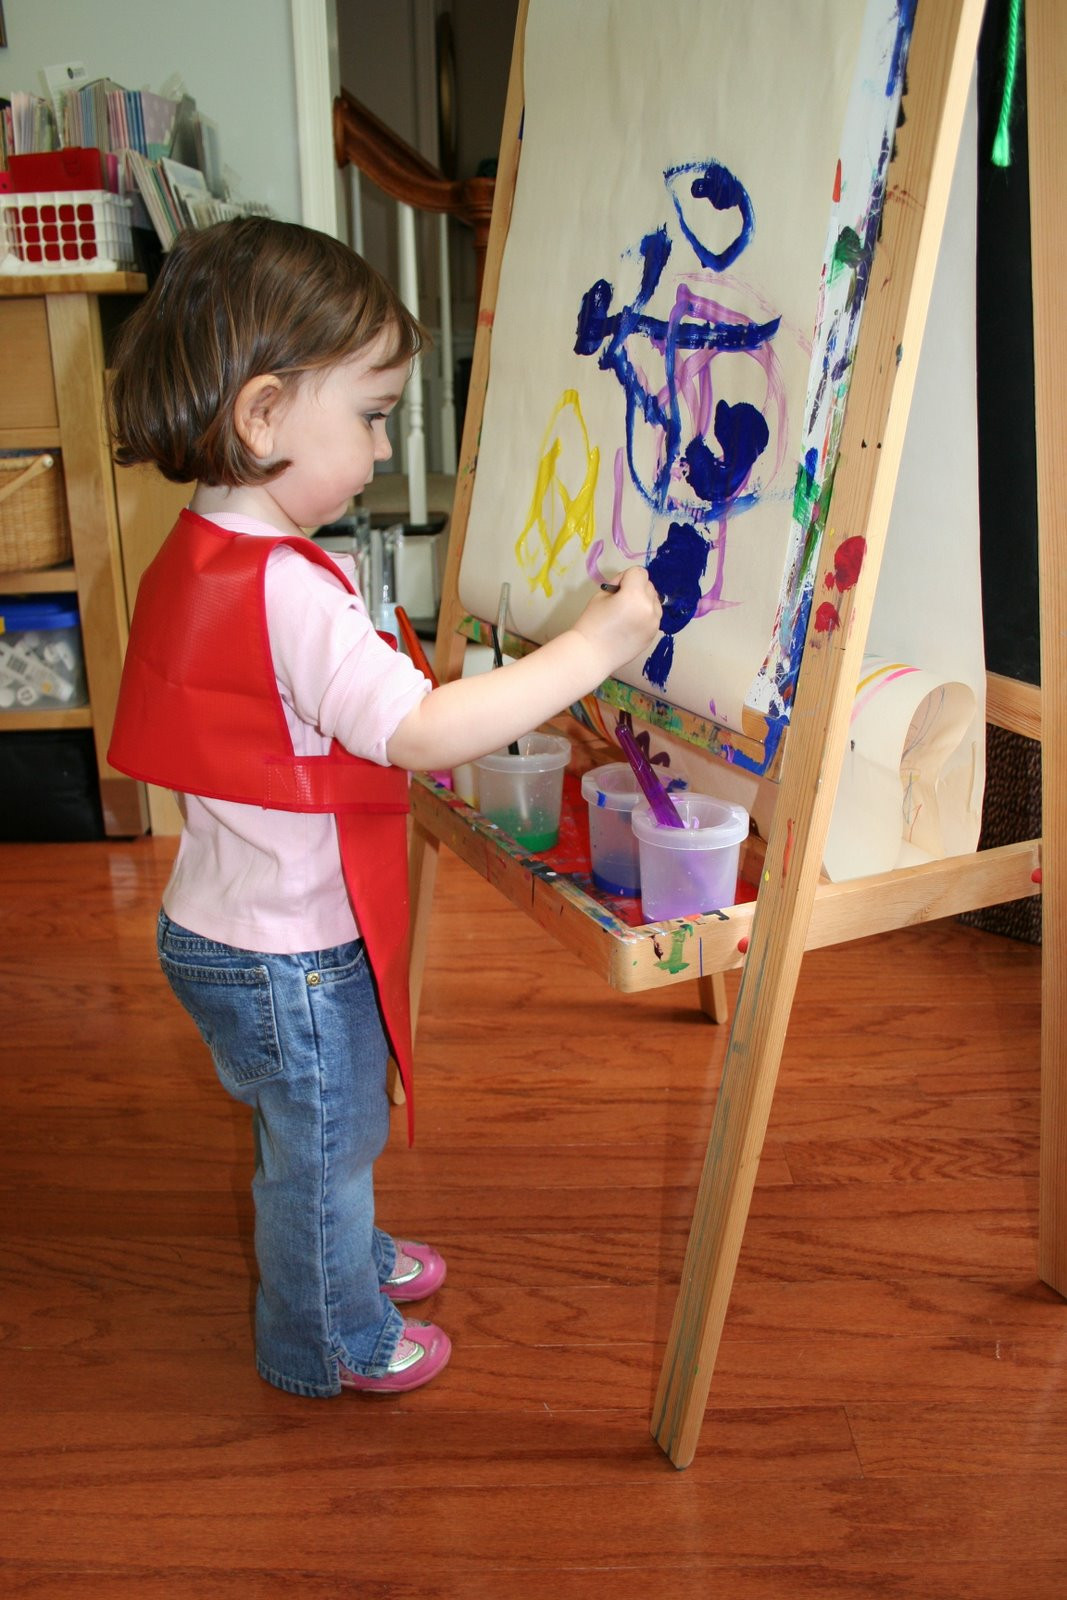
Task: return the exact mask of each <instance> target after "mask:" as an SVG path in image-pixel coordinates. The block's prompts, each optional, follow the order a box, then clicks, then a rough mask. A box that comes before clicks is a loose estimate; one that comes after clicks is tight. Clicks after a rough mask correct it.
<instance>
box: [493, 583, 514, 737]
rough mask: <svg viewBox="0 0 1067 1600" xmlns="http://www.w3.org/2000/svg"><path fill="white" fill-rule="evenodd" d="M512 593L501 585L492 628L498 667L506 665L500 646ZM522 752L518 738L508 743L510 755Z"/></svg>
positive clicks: (508, 587)
mask: <svg viewBox="0 0 1067 1600" xmlns="http://www.w3.org/2000/svg"><path fill="white" fill-rule="evenodd" d="M510 594H511V585H510V584H507V583H502V584H501V585H500V604H499V606H498V607H497V613H496V627H495V628H492V629H491V632H492V636H493V664H494V666H497V667H502V666H503V665H504V652H503V650H502V649H501V648H500V641H501V639H502V638H503V637H504V625H505V623H506V622H507V616H508V597H509V595H510ZM521 754H522V752H521V751H520V749H519V743H518V740H517V739H512V741H511V743H510V744H509V745H508V755H509V756H517V755H521Z"/></svg>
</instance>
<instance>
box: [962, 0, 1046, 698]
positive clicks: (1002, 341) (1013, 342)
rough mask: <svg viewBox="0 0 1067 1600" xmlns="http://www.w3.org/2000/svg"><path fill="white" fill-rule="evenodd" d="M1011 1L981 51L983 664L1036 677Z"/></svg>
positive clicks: (1032, 472)
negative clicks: (1002, 160) (1009, 55)
mask: <svg viewBox="0 0 1067 1600" xmlns="http://www.w3.org/2000/svg"><path fill="white" fill-rule="evenodd" d="M1009 10H1010V5H1009V0H990V3H989V6H988V7H987V10H986V15H985V20H984V23H983V27H982V37H981V41H980V43H979V50H978V97H979V98H978V275H977V304H978V450H979V493H980V498H981V537H982V594H983V610H984V616H985V647H986V666H987V668H988V669H989V671H990V672H997V673H1000V674H1002V675H1003V676H1004V677H1007V678H1016V679H1018V680H1019V681H1021V682H1023V683H1034V684H1036V683H1039V682H1040V681H1041V670H1040V669H1041V658H1040V612H1039V590H1038V575H1037V460H1036V444H1035V439H1034V344H1033V321H1032V308H1031V295H1030V193H1029V181H1028V163H1027V149H1026V62H1025V53H1024V52H1025V43H1024V46H1023V49H1021V50H1020V53H1019V59H1018V66H1017V72H1016V85H1015V101H1014V113H1013V116H1012V122H1011V135H1012V137H1011V155H1012V160H1011V165H1010V166H1009V167H1006V168H1001V167H995V166H994V165H993V162H992V159H991V151H992V148H993V137H994V134H995V132H996V128H997V121H998V118H999V115H1000V103H1001V95H1002V89H1003V79H1004V43H1005V39H1006V35H1007V24H1008V13H1009Z"/></svg>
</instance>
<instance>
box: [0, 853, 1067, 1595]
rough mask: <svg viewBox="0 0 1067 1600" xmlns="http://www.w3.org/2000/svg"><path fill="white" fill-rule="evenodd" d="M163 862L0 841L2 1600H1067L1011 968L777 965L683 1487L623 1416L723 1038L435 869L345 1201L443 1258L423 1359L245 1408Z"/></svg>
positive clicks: (236, 1283) (202, 1092)
mask: <svg viewBox="0 0 1067 1600" xmlns="http://www.w3.org/2000/svg"><path fill="white" fill-rule="evenodd" d="M172 848H173V846H172V843H171V841H151V840H148V841H142V842H139V843H135V844H117V845H110V844H109V845H84V846H82V845H74V846H71V845H68V846H55V847H52V846H25V847H23V846H3V847H2V848H0V866H2V873H0V876H2V889H0V907H2V913H3V928H4V974H5V976H4V983H3V991H2V1014H0V1048H2V1050H3V1056H4V1066H3V1073H2V1077H0V1187H2V1212H0V1293H2V1309H0V1328H2V1341H3V1342H2V1348H0V1407H2V1427H0V1485H2V1488H0V1594H2V1595H3V1596H5V1597H8V1596H23V1595H25V1596H34V1597H45V1596H47V1597H52V1596H56V1597H60V1596H62V1597H64V1600H66V1597H68V1596H73V1597H77V1600H162V1597H167V1600H171V1597H174V1600H199V1597H205V1600H236V1597H242V1600H243V1597H246V1596H247V1597H257V1600H258V1597H272V1596H276V1595H282V1594H284V1595H286V1596H293V1597H294V1600H303V1597H308V1600H326V1597H330V1600H333V1597H337V1596H358V1597H360V1600H364V1597H368V1600H376V1597H377V1600H382V1597H390V1600H393V1597H400V1600H404V1597H419V1600H437V1597H444V1596H447V1597H456V1600H482V1597H485V1600H489V1597H493V1600H498V1597H508V1600H526V1597H528V1596H529V1597H542V1596H544V1597H547V1600H603V1597H618V1596H621V1597H623V1600H629V1597H634V1600H638V1597H641V1600H644V1597H646V1596H647V1597H658V1596H664V1595H680V1594H686V1595H690V1594H695V1595H703V1594H709V1595H711V1594H714V1595H716V1596H722V1597H723V1600H844V1597H848V1600H879V1597H883V1596H888V1597H892V1600H903V1597H908V1600H912V1597H914V1600H1023V1597H1025V1600H1034V1597H1038V1600H1053V1597H1056V1600H1062V1597H1063V1596H1064V1595H1065V1594H1067V1391H1065V1384H1064V1378H1065V1374H1067V1306H1065V1305H1064V1303H1063V1301H1062V1300H1060V1299H1059V1298H1058V1297H1057V1296H1056V1295H1054V1294H1053V1293H1051V1292H1050V1291H1049V1290H1048V1289H1046V1288H1045V1287H1043V1286H1042V1285H1041V1284H1040V1283H1039V1282H1038V1281H1037V1278H1036V1269H1035V1212H1036V1189H1037V1179H1036V1170H1037V1167H1036V1163H1037V1104H1038V1068H1037V1062H1038V1029H1039V1017H1038V978H1039V959H1040V958H1039V954H1038V952H1037V951H1036V950H1035V949H1034V948H1033V947H1031V946H1028V945H1024V944H1019V943H1015V942H1012V941H1010V940H1006V939H1002V938H998V937H995V936H992V935H989V934H985V933H981V932H978V931H976V930H973V929H969V928H964V927H961V926H960V925H958V924H955V923H942V924H937V925H934V926H927V927H922V928H918V929H915V930H912V931H908V932H905V933H901V934H896V935H891V936H886V937H880V938H876V939H871V940H868V941H865V942H861V943H857V944H853V945H851V946H849V947H846V948H841V949H837V950H827V951H823V952H820V953H818V954H814V955H811V956H809V957H808V958H807V961H806V963H805V968H804V972H803V974H802V979H801V987H800V991H799V995H798V1000H797V1004H796V1008H795V1012H794V1020H793V1026H792V1029H791V1034H790V1038H789V1042H788V1044H787V1049H786V1059H785V1062H784V1065H783V1071H782V1078H781V1083H780V1087H779V1092H778V1096H777V1099H776V1102H775V1109H774V1114H773V1116H772V1120H771V1128H770V1134H769V1139H768V1144H767V1147H766V1150H765V1153H764V1159H763V1163H762V1166H761V1168H760V1175H759V1183H758V1187H757V1190H756V1197H755V1203H754V1207H753V1213H752V1217H751V1220H750V1224H749V1229H748V1233H747V1235H746V1241H745V1247H744V1251H743V1254H742V1258H741V1264H740V1269H739V1273H738V1280H737V1284H736V1289H735V1294H734V1299H733V1302H732V1306H731V1310H730V1314H729V1317H728V1321H727V1326H726V1332H725V1339H724V1343H723V1347H722V1353H721V1357H720V1362H719V1368H718V1371H717V1373H716V1376H715V1381H714V1383H713V1385H712V1393H711V1406H710V1409H709V1412H708V1417H707V1422H706V1426H705V1429H704V1434H703V1437H702V1440H701V1445H700V1449H699V1451H698V1453H697V1457H696V1460H695V1461H694V1463H693V1465H692V1466H691V1467H690V1468H689V1469H688V1470H687V1471H686V1472H684V1473H679V1472H677V1471H675V1469H674V1468H673V1467H672V1466H670V1464H669V1463H668V1462H667V1460H666V1459H665V1457H663V1456H662V1455H661V1454H660V1453H659V1451H658V1450H657V1448H656V1447H655V1445H654V1444H653V1443H652V1441H651V1439H650V1437H649V1433H648V1420H649V1414H650V1409H651V1404H652V1397H653V1391H654V1387H655V1382H656V1375H657V1371H658V1365H659V1359H660V1354H661V1351H662V1347H663V1342H664V1340H665V1338H666V1333H667V1328H668V1324H669V1320H670V1315H671V1310H672V1305H673V1297H674V1293H675V1288H676V1284H677V1278H678V1274H679V1271H680V1265H681V1260H682V1255H683V1250H684V1245H685V1238H686V1228H687V1216H688V1214H689V1211H690V1208H691V1205H692V1198H693V1192H694V1186H695V1183H696V1180H697V1175H698V1170H699V1165H700V1161H701V1157H702V1145H703V1140H704V1137H705V1135H706V1130H707V1127H708V1124H709V1116H710V1110H711V1106H712V1103H713V1100H714V1096H715V1092H716V1081H717V1075H718V1067H719V1064H720V1062H721V1058H722V1053H723V1048H724V1045H725V1030H717V1029H716V1028H715V1027H714V1026H713V1025H712V1024H710V1023H708V1022H707V1021H706V1020H705V1019H703V1018H702V1017H701V1016H700V1014H699V1013H698V1012H697V1011H696V1009H695V1006H694V1004H693V1002H692V999H691V996H690V994H689V992H688V987H687V986H686V987H675V988H673V989H670V990H668V991H665V992H663V993H661V994H658V995H643V996H638V997H634V998H631V999H622V998H619V997H616V996H613V995H612V994H611V993H610V991H608V990H607V989H605V988H601V987H599V986H598V985H597V984H595V983H594V982H593V981H592V980H590V979H588V978H587V977H586V976H585V975H584V974H583V973H582V972H581V971H579V970H576V969H575V968H574V966H573V965H572V963H571V960H570V958H569V957H568V956H566V955H565V954H564V953H562V952H561V951H559V950H558V949H557V947H555V946H554V945H552V944H551V943H550V942H549V940H548V939H547V937H546V936H545V935H544V934H543V933H541V931H540V930H539V929H537V928H536V927H535V926H534V925H533V924H532V923H531V922H529V921H528V920H527V919H525V918H523V917H522V916H520V915H519V914H518V913H516V912H514V911H513V910H511V909H510V908H508V907H507V906H506V904H505V903H504V901H503V900H501V899H499V898H498V897H497V896H496V895H495V893H494V892H493V891H492V890H491V889H489V888H488V887H487V886H486V885H484V884H483V883H482V882H481V880H479V879H477V878H476V877H475V876H474V875H473V874H472V873H470V872H469V871H467V870H466V869H463V868H460V867H459V866H458V865H457V864H456V863H455V862H454V861H453V860H452V859H451V858H447V857H445V856H443V857H442V873H441V878H440V892H439V895H438V899H437V905H436V911H435V922H434V927H433V933H432V942H431V951H430V961H429V968H428V975H427V981H426V990H425V1009H424V1015H423V1021H422V1028H421V1033H420V1038H419V1045H418V1052H417V1054H418V1057H419V1121H418V1143H417V1146H416V1148H415V1149H414V1150H413V1151H409V1150H408V1149H407V1148H406V1146H405V1143H404V1140H403V1122H402V1116H403V1114H402V1112H400V1111H398V1112H397V1113H396V1126H395V1135H394V1140H393V1143H392V1145H391V1147H390V1149H389V1151H388V1152H387V1154H386V1156H385V1158H384V1159H383V1161H382V1163H381V1166H380V1182H379V1201H380V1220H381V1221H382V1223H383V1224H384V1225H386V1226H388V1227H391V1228H393V1229H394V1230H396V1231H398V1232H400V1233H407V1234H410V1235H412V1236H414V1237H427V1238H430V1239H432V1240H433V1241H434V1242H435V1243H437V1244H438V1245H440V1246H441V1247H442V1248H443V1249H444V1251H445V1252H446V1253H447V1256H448V1259H449V1266H450V1275H449V1281H448V1283H447V1284H446V1286H445V1288H444V1289H443V1290H442V1292H441V1293H440V1294H439V1295H438V1296H437V1299H436V1302H435V1303H434V1305H433V1310H434V1314H435V1315H436V1316H438V1317H439V1319H440V1320H441V1321H442V1322H443V1323H444V1324H445V1326H446V1327H447V1328H448V1329H449V1330H450V1332H451V1334H452V1335H453V1338H454V1341H455V1354H454V1357H453V1361H452V1364H451V1366H450V1367H449V1369H448V1370H447V1372H446V1373H445V1374H444V1375H443V1376H442V1377H441V1378H440V1379H439V1380H438V1381H437V1382H436V1383H434V1384H432V1385H430V1386H429V1387H428V1388H426V1389H424V1390H421V1391H418V1392H415V1393H413V1394H410V1395H408V1396H406V1397H399V1398H396V1399H393V1400H382V1399H380V1398H379V1399H374V1398H371V1397H367V1396H356V1395H346V1396H344V1397H342V1398H340V1399H338V1400H335V1401H309V1400H301V1399H297V1398H295V1397H292V1396H288V1395H285V1394H281V1393H279V1392H278V1391H276V1390H274V1389H271V1388H269V1387H268V1386H266V1385H265V1384H263V1383H262V1382H261V1381H260V1380H259V1379H258V1378H257V1376H256V1374H255V1371H254V1369H253V1366H252V1361H251V1353H250V1352H251V1340H250V1328H249V1313H250V1299H251V1282H252V1277H251V1274H252V1261H251V1244H250V1235H251V1226H252V1213H251V1206H250V1202H249V1197H248V1180H249V1175H250V1172H249V1163H250V1141H249V1137H248V1130H247V1127H246V1125H245V1122H244V1113H243V1112H242V1110H241V1108H239V1107H237V1106H235V1105H233V1104H231V1102H229V1101H228V1100H227V1099H226V1098H225V1096H224V1095H223V1093H222V1092H221V1090H220V1089H218V1088H217V1086H216V1084H215V1081H214V1077H213V1073H212V1069H211V1066H210V1063H209V1061H208V1058H207V1056H206V1053H205V1052H204V1050H203V1049H202V1047H201V1046H200V1044H199V1041H198V1040H197V1038H196V1036H195V1034H194V1033H193V1031H192V1028H191V1025H189V1024H188V1023H187V1021H186V1019H185V1017H184V1015H183V1014H182V1013H181V1012H180V1011H179V1009H178V1007H177V1005H176V1004H175V1003H174V1002H173V1001H172V1000H171V998H170V996H169V993H168V992H167V991H166V989H165V987H164V985H163V982H162V979H161V978H160V976H159V974H158V971H157V968H156V964H155V957H154V950H153V923H154V916H155V908H156V903H157V898H158V892H159V889H160V887H161V884H162V882H163V881H164V878H165V876H166V871H167V867H168V863H169V859H170V855H171V851H172ZM734 983H735V980H731V986H730V992H731V996H732V994H733V993H734Z"/></svg>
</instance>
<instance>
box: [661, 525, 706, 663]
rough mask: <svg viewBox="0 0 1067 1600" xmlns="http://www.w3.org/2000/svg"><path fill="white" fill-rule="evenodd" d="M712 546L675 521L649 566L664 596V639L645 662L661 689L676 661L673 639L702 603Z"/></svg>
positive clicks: (662, 623) (696, 532) (698, 533)
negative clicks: (703, 582) (704, 581)
mask: <svg viewBox="0 0 1067 1600" xmlns="http://www.w3.org/2000/svg"><path fill="white" fill-rule="evenodd" d="M710 553H711V547H710V545H709V543H708V541H707V539H705V538H704V536H703V534H701V533H700V532H699V531H698V530H697V529H696V528H694V527H693V526H692V525H691V524H690V523H687V522H672V523H671V525H670V527H669V529H668V530H667V537H666V538H665V539H664V541H663V543H662V544H661V545H660V546H659V548H658V550H657V551H656V553H655V555H654V556H653V557H652V559H651V561H650V562H649V563H648V575H649V577H650V578H651V579H652V582H653V584H654V585H655V587H656V590H657V592H658V593H659V594H661V595H662V596H663V614H662V616H661V618H660V627H661V628H662V630H663V635H662V638H661V639H660V641H659V643H658V644H657V645H656V647H655V649H654V650H653V651H652V654H651V655H650V656H649V658H648V660H647V661H646V662H645V676H646V678H648V680H649V682H650V683H654V684H655V685H656V687H657V688H658V689H662V688H663V687H664V686H665V684H666V682H667V678H668V676H669V674H670V670H671V666H672V664H673V662H674V636H675V634H677V633H680V632H681V630H682V629H683V628H684V627H685V625H686V623H687V622H691V621H692V619H693V617H694V616H695V615H696V610H697V607H698V605H699V604H700V598H701V588H700V580H701V578H702V577H703V576H704V569H705V568H706V566H707V564H708V556H709V555H710Z"/></svg>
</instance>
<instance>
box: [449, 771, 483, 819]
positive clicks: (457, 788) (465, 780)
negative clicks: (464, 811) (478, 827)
mask: <svg viewBox="0 0 1067 1600" xmlns="http://www.w3.org/2000/svg"><path fill="white" fill-rule="evenodd" d="M452 790H453V793H454V794H458V795H459V798H460V799H461V800H462V801H464V802H465V803H466V804H467V805H469V806H474V807H475V808H477V805H478V774H477V772H475V770H474V762H473V761H464V762H463V764H462V765H461V766H458V767H453V768H452Z"/></svg>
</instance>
